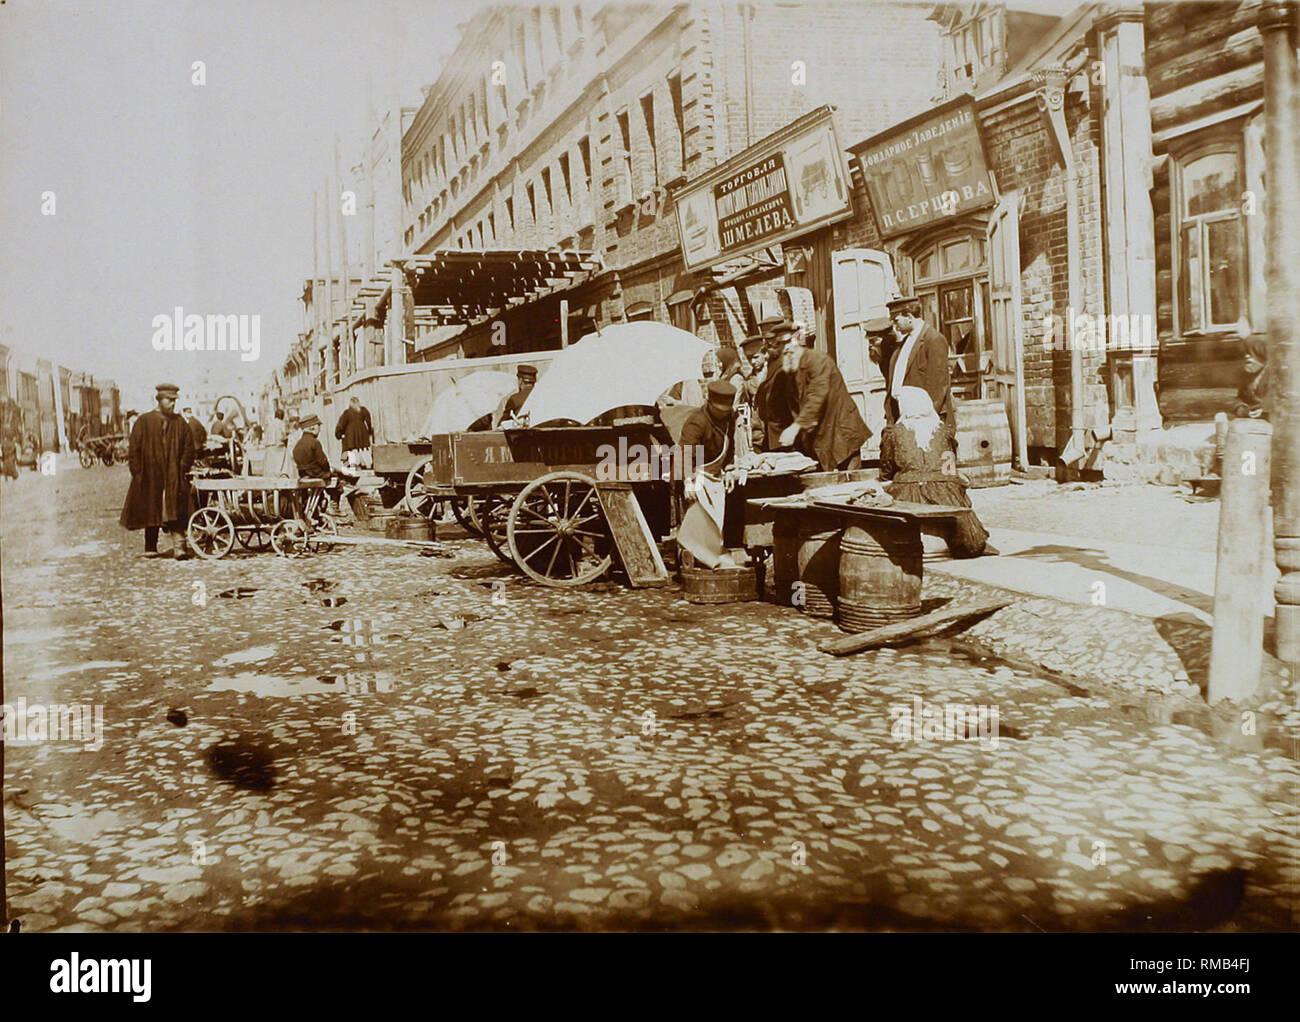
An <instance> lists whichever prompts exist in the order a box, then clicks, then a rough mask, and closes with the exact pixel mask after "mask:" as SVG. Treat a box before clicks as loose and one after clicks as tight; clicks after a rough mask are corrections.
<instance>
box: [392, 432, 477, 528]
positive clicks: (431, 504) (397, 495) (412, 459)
mask: <svg viewBox="0 0 1300 1022" xmlns="http://www.w3.org/2000/svg"><path fill="white" fill-rule="evenodd" d="M370 454H371V463H372V465H373V468H372V471H373V472H374V473H375V475H377V476H380V477H382V478H383V480H384V487H383V490H382V491H381V495H382V496H383V498H384V506H385V507H394V506H396V505H398V504H399V503H405V505H406V509H407V510H408V511H410V512H411V513H412V514H416V515H421V516H423V517H425V518H428V519H430V520H432V521H436V520H439V519H443V518H445V517H446V513H447V511H448V510H450V511H451V512H452V513H453V514H454V515H455V516H456V521H458V522H460V524H461V525H462V526H463V527H464V528H465V529H467V530H468V531H470V532H473V533H474V534H476V535H481V534H482V533H481V530H480V529H479V526H478V522H477V521H475V520H474V517H473V512H472V509H471V508H470V504H469V500H468V498H466V497H458V496H457V495H456V492H455V490H454V489H453V488H452V487H450V486H441V485H439V484H437V483H431V482H428V481H427V480H426V475H427V473H428V471H429V467H430V464H431V462H432V460H433V443H432V442H431V441H429V440H412V441H407V442H405V443H400V444H375V445H373V446H372V447H371V448H370Z"/></svg>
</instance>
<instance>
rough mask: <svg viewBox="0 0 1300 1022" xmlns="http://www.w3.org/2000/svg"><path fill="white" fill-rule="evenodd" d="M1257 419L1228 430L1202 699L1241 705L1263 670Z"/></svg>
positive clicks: (1263, 500) (1264, 445) (1262, 488)
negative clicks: (1207, 670) (1207, 673)
mask: <svg viewBox="0 0 1300 1022" xmlns="http://www.w3.org/2000/svg"><path fill="white" fill-rule="evenodd" d="M1272 436H1273V427H1272V426H1271V425H1269V423H1267V422H1265V421H1264V420H1263V419H1236V420H1234V421H1233V422H1232V423H1231V424H1230V425H1229V426H1228V439H1227V443H1226V444H1225V445H1224V452H1223V484H1222V489H1221V490H1220V491H1219V492H1220V496H1219V546H1218V554H1217V559H1216V563H1215V569H1214V637H1213V640H1212V642H1211V646H1210V689H1209V693H1208V699H1209V701H1210V702H1211V703H1217V702H1219V701H1220V700H1222V699H1232V700H1234V701H1235V702H1239V703H1240V702H1243V701H1244V700H1245V699H1248V698H1249V697H1250V696H1251V695H1253V694H1254V692H1255V689H1256V688H1257V687H1258V686H1259V679H1260V671H1261V670H1262V669H1263V665H1264V611H1265V608H1266V606H1267V602H1266V601H1267V600H1268V590H1267V589H1266V588H1265V585H1264V580H1263V571H1262V566H1261V562H1260V551H1261V550H1263V549H1264V544H1265V539H1264V538H1265V536H1266V535H1267V532H1268V489H1269V486H1268V481H1269V441H1270V440H1271V438H1272Z"/></svg>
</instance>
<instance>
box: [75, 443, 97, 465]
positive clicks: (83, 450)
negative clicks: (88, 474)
mask: <svg viewBox="0 0 1300 1022" xmlns="http://www.w3.org/2000/svg"><path fill="white" fill-rule="evenodd" d="M77 460H78V461H79V462H81V467H82V468H90V467H91V466H92V465H93V464H95V455H94V453H93V452H92V451H91V450H90V448H89V447H78V448H77Z"/></svg>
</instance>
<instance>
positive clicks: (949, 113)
mask: <svg viewBox="0 0 1300 1022" xmlns="http://www.w3.org/2000/svg"><path fill="white" fill-rule="evenodd" d="M850 152H852V153H853V155H854V157H855V158H856V159H857V161H858V164H859V165H860V166H861V167H862V176H863V178H864V179H865V181H866V184H867V193H868V194H869V195H870V197H871V206H872V209H873V210H874V211H875V215H876V225H877V226H878V227H879V228H880V234H881V237H884V238H890V237H894V236H895V235H899V234H905V233H907V232H909V231H913V230H916V229H917V228H918V227H924V226H925V225H927V224H932V223H934V222H936V221H939V220H945V219H947V218H949V217H954V216H960V215H961V214H963V213H969V212H971V211H972V210H976V209H985V208H987V207H989V206H992V205H994V204H995V203H996V202H997V197H996V196H995V195H994V194H993V181H992V179H991V178H990V177H989V170H988V164H987V163H986V161H985V159H984V144H983V141H982V139H981V137H980V131H979V123H978V121H977V119H976V116H975V102H974V100H973V99H971V98H970V97H969V96H964V97H962V98H961V99H959V100H957V101H955V102H954V103H949V104H947V105H945V106H943V107H941V108H939V109H938V110H932V111H928V112H927V113H925V114H924V115H922V116H920V117H914V118H912V119H911V120H910V121H907V122H905V123H904V124H902V125H899V126H897V127H894V128H890V129H889V130H888V131H887V132H883V133H881V134H879V135H876V136H874V137H872V138H869V139H867V141H865V142H862V143H860V144H858V145H856V146H852V147H850Z"/></svg>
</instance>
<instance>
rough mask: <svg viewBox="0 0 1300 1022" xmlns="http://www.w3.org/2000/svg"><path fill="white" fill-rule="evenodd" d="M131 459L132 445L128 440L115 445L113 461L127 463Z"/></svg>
mask: <svg viewBox="0 0 1300 1022" xmlns="http://www.w3.org/2000/svg"><path fill="white" fill-rule="evenodd" d="M130 457H131V445H130V443H129V442H128V441H126V440H119V441H118V442H117V443H115V444H114V445H113V460H114V461H126V460H127V459H128V458H130Z"/></svg>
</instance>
